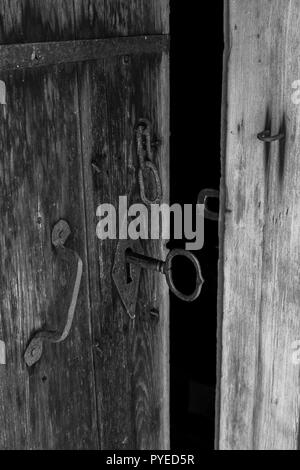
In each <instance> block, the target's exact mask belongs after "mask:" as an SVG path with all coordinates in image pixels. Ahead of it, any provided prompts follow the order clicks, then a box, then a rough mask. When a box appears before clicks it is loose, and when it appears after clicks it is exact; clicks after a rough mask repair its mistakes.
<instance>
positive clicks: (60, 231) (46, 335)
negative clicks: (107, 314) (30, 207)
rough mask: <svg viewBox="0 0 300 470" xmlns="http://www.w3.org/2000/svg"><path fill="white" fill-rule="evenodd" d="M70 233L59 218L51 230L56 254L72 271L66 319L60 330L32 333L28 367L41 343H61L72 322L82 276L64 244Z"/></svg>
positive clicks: (78, 260)
mask: <svg viewBox="0 0 300 470" xmlns="http://www.w3.org/2000/svg"><path fill="white" fill-rule="evenodd" d="M70 234H71V230H70V227H69V224H68V223H67V222H66V221H65V220H60V221H59V222H58V223H57V224H56V225H55V227H54V229H53V231H52V244H53V246H54V247H55V248H56V251H57V254H58V255H59V256H60V258H61V259H62V260H65V261H66V262H68V263H70V269H71V272H72V279H71V280H70V284H71V285H72V289H73V290H72V297H71V302H70V306H69V309H68V313H67V320H66V323H65V326H64V328H63V330H62V331H48V330H42V331H39V332H37V333H36V334H35V335H34V337H33V338H32V340H31V341H30V343H29V345H28V347H27V349H26V351H25V355H24V359H25V362H26V364H27V366H28V367H31V366H33V365H34V364H35V363H36V362H38V361H39V360H40V358H41V356H42V354H43V344H44V342H45V341H49V342H50V343H61V342H62V341H64V340H65V339H66V338H67V337H68V335H69V333H70V330H71V327H72V324H73V319H74V313H75V308H76V304H77V299H78V294H79V288H80V283H81V277H82V268H83V263H82V260H81V258H80V257H79V255H78V254H77V253H76V252H75V251H73V250H70V249H69V248H66V247H65V246H64V245H65V242H66V241H67V239H68V237H69V236H70Z"/></svg>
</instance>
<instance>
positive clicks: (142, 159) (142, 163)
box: [136, 119, 162, 206]
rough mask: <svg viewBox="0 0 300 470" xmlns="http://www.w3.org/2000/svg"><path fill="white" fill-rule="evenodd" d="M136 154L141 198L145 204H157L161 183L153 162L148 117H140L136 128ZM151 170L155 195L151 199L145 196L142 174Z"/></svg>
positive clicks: (160, 192)
mask: <svg viewBox="0 0 300 470" xmlns="http://www.w3.org/2000/svg"><path fill="white" fill-rule="evenodd" d="M136 141H137V154H138V158H139V173H138V175H139V176H138V177H139V185H140V195H141V200H142V201H143V203H144V204H146V205H148V206H149V205H151V204H158V203H159V202H160V201H161V199H162V185H161V179H160V175H159V172H158V169H157V167H156V166H155V164H154V160H153V152H152V147H151V124H150V122H149V121H148V119H140V120H139V123H138V125H137V129H136ZM146 170H149V171H151V173H152V175H153V177H154V180H155V189H156V196H155V198H154V199H153V200H151V199H149V198H148V197H147V196H146V191H145V183H144V174H145V172H146Z"/></svg>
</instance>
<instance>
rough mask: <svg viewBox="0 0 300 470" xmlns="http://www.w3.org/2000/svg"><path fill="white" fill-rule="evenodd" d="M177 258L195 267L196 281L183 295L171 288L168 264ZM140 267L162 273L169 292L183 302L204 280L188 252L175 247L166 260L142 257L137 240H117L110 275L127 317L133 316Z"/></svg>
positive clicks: (194, 295)
mask: <svg viewBox="0 0 300 470" xmlns="http://www.w3.org/2000/svg"><path fill="white" fill-rule="evenodd" d="M177 257H185V258H187V259H188V260H189V261H191V263H192V264H193V265H194V268H195V270H196V283H195V289H194V292H193V293H192V294H189V295H187V294H183V293H182V292H180V291H179V290H178V289H177V288H176V287H175V283H174V280H173V274H172V264H173V260H174V259H175V258H177ZM141 269H146V270H150V271H156V272H160V273H161V274H164V275H165V276H166V280H167V283H168V286H169V289H170V290H171V292H173V294H175V295H176V296H177V297H178V298H179V299H181V300H184V301H185V302H193V301H194V300H196V299H197V298H198V297H199V295H200V293H201V289H202V285H203V283H204V280H203V277H202V273H201V267H200V263H199V261H198V260H197V258H196V257H195V256H194V255H193V254H192V253H190V252H189V251H186V250H178V249H177V250H171V251H170V252H169V254H168V256H167V258H166V260H165V261H162V260H158V259H155V258H150V257H148V256H145V255H144V252H143V249H142V245H141V243H140V241H139V240H120V241H119V244H118V247H117V251H116V256H115V262H114V267H113V274H112V275H113V279H114V281H115V284H116V287H117V289H118V292H119V294H120V297H121V299H122V302H123V304H124V306H125V309H126V311H127V313H128V315H129V316H130V318H131V319H134V318H135V310H136V304H137V297H138V290H139V281H140V275H141Z"/></svg>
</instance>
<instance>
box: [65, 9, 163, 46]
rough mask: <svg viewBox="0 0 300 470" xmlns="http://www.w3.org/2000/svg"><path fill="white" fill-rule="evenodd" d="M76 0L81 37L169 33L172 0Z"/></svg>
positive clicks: (78, 36) (77, 25)
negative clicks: (170, 2) (170, 3)
mask: <svg viewBox="0 0 300 470" xmlns="http://www.w3.org/2000/svg"><path fill="white" fill-rule="evenodd" d="M74 2H75V16H76V31H77V33H76V34H77V39H87V38H92V37H98V38H100V37H112V36H135V35H140V34H167V33H168V32H169V0H159V1H157V0H129V1H128V0H93V1H86V0H74Z"/></svg>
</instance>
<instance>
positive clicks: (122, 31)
mask: <svg viewBox="0 0 300 470" xmlns="http://www.w3.org/2000/svg"><path fill="white" fill-rule="evenodd" d="M167 34H168V1H167V0H89V1H88V0H74V1H69V0H46V1H44V0H0V43H1V46H0V80H1V89H2V93H1V105H0V149H1V153H0V188H1V203H0V206H1V211H0V224H1V231H0V252H1V258H0V278H1V283H0V318H1V321H0V340H1V342H2V343H1V344H2V345H3V344H5V346H6V359H5V361H2V362H5V364H2V365H0V374H1V378H0V448H1V449H99V448H101V449H150V448H155V449H159V448H160V449H164V448H168V446H169V419H168V400H169V398H168V393H169V391H168V291H167V289H166V285H165V281H164V279H163V277H162V276H160V275H156V274H151V273H150V274H149V273H146V274H143V275H142V279H141V286H140V293H139V297H138V306H137V310H136V319H135V320H134V321H133V320H131V319H130V318H129V316H128V315H127V314H126V312H125V310H124V308H123V305H122V302H121V300H120V298H119V295H118V292H117V290H116V287H115V285H114V283H113V281H112V276H111V271H112V266H113V261H114V254H115V250H116V245H117V241H116V240H105V241H100V240H98V239H97V237H96V224H97V222H98V219H97V217H96V209H97V207H98V205H99V204H100V203H113V204H115V205H116V206H117V203H118V198H119V196H122V195H127V196H128V200H129V202H140V192H139V186H138V182H137V169H138V166H137V165H138V162H137V155H136V146H135V143H136V142H135V126H136V124H137V122H138V120H139V119H140V118H147V119H148V120H149V121H150V122H151V124H152V135H153V139H154V140H159V141H160V145H159V146H158V147H157V150H156V152H155V161H156V165H157V166H158V168H159V172H160V175H161V178H162V180H163V181H164V185H163V200H164V201H167V200H168V140H169V128H168V125H169V124H168V87H169V84H168V44H167V43H168V40H167V39H168V38H167ZM145 35H146V36H145ZM104 38H105V40H103V39H104ZM96 39H97V40H98V41H93V40H96ZM81 40H84V41H83V42H81ZM68 41H71V42H68ZM61 219H63V220H66V221H67V222H68V223H69V226H70V229H71V235H70V237H69V240H68V241H67V245H68V247H69V248H71V249H72V250H74V251H75V252H77V253H78V255H79V256H80V257H81V259H82V261H83V278H82V282H81V287H80V292H79V297H78V302H77V307H76V311H75V318H74V321H73V325H72V328H71V331H70V334H69V336H68V338H67V339H66V340H65V341H64V342H62V343H59V344H50V343H45V344H44V350H43V354H42V357H41V359H40V361H39V362H37V363H36V364H35V365H34V366H32V367H27V366H26V364H25V361H24V352H25V349H26V347H27V345H28V342H29V341H30V338H31V337H32V335H33V334H34V333H35V332H36V331H38V330H40V329H43V328H48V329H49V328H50V329H55V328H57V325H60V324H61V323H63V322H64V321H65V319H66V313H67V309H68V305H67V303H68V299H69V292H68V289H69V288H70V286H69V282H68V276H69V275H70V267H69V266H66V265H65V264H66V263H61V261H60V259H59V257H58V256H57V252H56V250H55V249H54V247H53V245H52V243H51V232H52V229H53V226H54V225H55V224H56V223H57V222H58V221H59V220H61ZM145 250H147V252H148V253H149V254H151V255H159V256H164V255H165V245H164V244H163V243H162V242H159V241H158V242H156V243H155V242H151V243H147V244H146V245H145ZM153 309H154V310H155V311H157V312H159V316H158V317H157V316H154V315H151V311H153Z"/></svg>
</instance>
